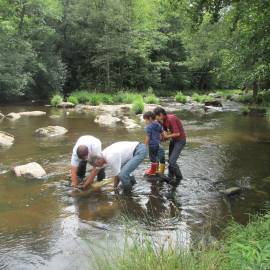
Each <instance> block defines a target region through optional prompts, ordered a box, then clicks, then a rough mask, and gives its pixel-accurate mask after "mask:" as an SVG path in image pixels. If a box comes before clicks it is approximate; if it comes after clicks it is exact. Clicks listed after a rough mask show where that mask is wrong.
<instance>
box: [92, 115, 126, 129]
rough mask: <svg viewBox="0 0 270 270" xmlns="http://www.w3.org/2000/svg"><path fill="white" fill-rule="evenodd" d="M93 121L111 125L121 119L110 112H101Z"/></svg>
mask: <svg viewBox="0 0 270 270" xmlns="http://www.w3.org/2000/svg"><path fill="white" fill-rule="evenodd" d="M94 122H95V123H98V124H100V125H104V126H113V125H115V124H117V123H119V122H121V119H120V118H118V117H114V116H111V115H110V114H102V115H98V116H97V117H96V118H95V120H94Z"/></svg>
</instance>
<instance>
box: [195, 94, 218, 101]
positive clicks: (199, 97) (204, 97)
mask: <svg viewBox="0 0 270 270" xmlns="http://www.w3.org/2000/svg"><path fill="white" fill-rule="evenodd" d="M192 100H193V101H197V102H200V103H204V102H209V101H213V100H214V98H213V97H210V96H207V95H199V94H197V93H194V94H193V95H192Z"/></svg>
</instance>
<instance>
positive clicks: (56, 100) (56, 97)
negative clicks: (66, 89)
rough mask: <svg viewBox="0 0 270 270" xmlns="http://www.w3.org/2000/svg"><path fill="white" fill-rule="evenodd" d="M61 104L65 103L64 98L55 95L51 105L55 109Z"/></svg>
mask: <svg viewBox="0 0 270 270" xmlns="http://www.w3.org/2000/svg"><path fill="white" fill-rule="evenodd" d="M61 102H63V97H62V96H61V95H60V94H55V95H54V96H53V97H52V98H51V101H50V103H51V105H52V106H54V107H56V106H57V105H59V104H60V103H61Z"/></svg>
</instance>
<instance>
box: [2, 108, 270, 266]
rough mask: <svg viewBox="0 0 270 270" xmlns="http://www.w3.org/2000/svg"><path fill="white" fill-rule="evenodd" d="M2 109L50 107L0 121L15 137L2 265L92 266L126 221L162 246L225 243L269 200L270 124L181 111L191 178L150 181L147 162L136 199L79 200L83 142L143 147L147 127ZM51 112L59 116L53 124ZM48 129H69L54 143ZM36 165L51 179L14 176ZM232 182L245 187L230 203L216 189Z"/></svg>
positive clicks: (5, 177)
mask: <svg viewBox="0 0 270 270" xmlns="http://www.w3.org/2000/svg"><path fill="white" fill-rule="evenodd" d="M0 110H1V111H2V112H3V113H5V114H6V113H9V112H18V111H30V110H43V111H44V110H45V111H47V116H41V117H22V118H21V119H19V120H18V121H15V122H11V121H8V120H3V121H2V122H0V129H1V130H4V131H6V132H9V133H11V134H13V135H14V136H15V143H14V145H13V146H12V147H10V148H8V149H0V184H1V187H0V269H86V268H87V267H88V266H89V264H90V265H91V264H92V265H93V262H92V261H91V260H92V258H93V256H90V257H89V254H95V253H99V252H102V248H103V247H104V246H105V247H110V246H114V245H115V243H121V241H123V230H124V227H123V218H122V217H123V215H124V216H128V217H129V219H130V220H131V221H133V222H136V223H139V224H141V225H142V226H143V227H144V228H145V229H146V231H147V232H148V233H149V234H150V235H153V237H155V239H156V240H157V241H163V240H164V241H167V242H170V241H175V240H176V239H177V241H180V242H181V244H182V245H183V246H187V245H189V244H190V242H191V241H192V240H202V239H203V238H204V236H207V237H206V238H207V239H211V237H220V233H221V231H222V229H223V228H224V227H225V226H226V223H227V222H228V221H229V220H231V217H233V218H235V219H236V220H237V221H238V222H241V223H245V222H246V221H247V220H248V218H249V214H251V213H256V212H258V211H260V210H262V209H265V207H267V205H269V204H270V179H269V176H270V166H269V165H270V144H269V143H265V142H264V141H268V142H269V140H270V124H269V122H267V121H266V120H265V119H263V118H251V117H244V116H241V115H240V114H239V113H237V112H224V113H217V114H209V115H196V114H192V113H189V112H179V113H177V114H178V115H179V116H180V117H181V118H182V119H183V123H184V125H185V129H186V132H187V135H188V143H187V146H186V148H185V149H184V151H183V153H182V156H181V158H180V160H179V164H180V166H181V168H182V172H183V175H184V179H183V181H182V182H181V184H180V185H179V186H178V187H177V188H172V187H170V186H168V185H167V184H163V185H157V184H155V179H148V180H147V179H146V178H144V177H143V171H144V169H145V168H146V167H147V165H148V162H147V161H146V162H145V163H144V164H141V165H140V167H139V169H138V170H137V171H136V172H135V177H136V180H137V184H136V186H135V187H134V190H133V193H132V196H124V195H115V194H114V192H112V191H111V190H106V189H105V190H103V191H102V192H99V193H96V194H92V195H91V196H89V197H86V198H85V197H84V198H72V197H70V196H68V192H69V188H68V187H67V186H66V184H67V180H66V179H67V176H68V174H69V173H68V170H69V159H70V153H71V150H72V146H73V144H74V143H75V141H76V139H77V138H78V137H79V136H81V135H83V134H91V135H94V136H96V137H98V138H100V139H101V140H102V143H103V146H104V147H105V146H107V145H109V144H111V143H112V142H115V141H119V140H140V141H142V140H143V137H144V133H143V129H141V130H140V129H139V130H135V131H127V130H126V129H124V128H123V127H121V126H118V127H117V128H105V127H100V126H98V125H97V124H95V123H94V122H93V119H94V115H92V114H78V113H72V112H71V113H70V114H68V115H67V114H66V113H65V111H63V110H57V109H52V108H44V107H37V106H31V107H29V106H27V107H26V106H25V107H24V106H15V107H12V106H2V107H1V108H0ZM53 114H58V115H60V118H56V119H51V118H49V116H50V115H53ZM47 125H60V126H64V127H65V128H67V129H68V130H69V132H68V133H67V134H66V135H65V136H63V137H59V138H54V139H40V138H36V137H34V136H33V132H34V130H35V129H37V128H39V127H43V126H47ZM165 148H167V147H166V145H165ZM31 161H36V162H39V163H40V164H41V165H42V166H43V167H44V168H45V170H46V171H47V172H48V174H49V176H48V177H47V178H46V179H43V180H33V179H23V178H16V177H15V176H14V175H13V174H12V173H11V172H10V170H9V169H10V168H11V167H12V166H14V165H16V164H24V163H27V162H31ZM231 186H240V187H241V188H242V193H241V195H240V196H235V197H232V198H225V197H224V196H223V195H221V194H220V193H219V190H221V189H224V188H226V187H231ZM209 236H211V237H209ZM119 245H121V244H119ZM100 247H101V248H100ZM90 269H91V268H90Z"/></svg>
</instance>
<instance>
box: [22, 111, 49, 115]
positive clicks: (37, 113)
mask: <svg viewBox="0 0 270 270" xmlns="http://www.w3.org/2000/svg"><path fill="white" fill-rule="evenodd" d="M19 114H20V115H21V116H42V115H46V112H43V111H30V112H21V113H19Z"/></svg>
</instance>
